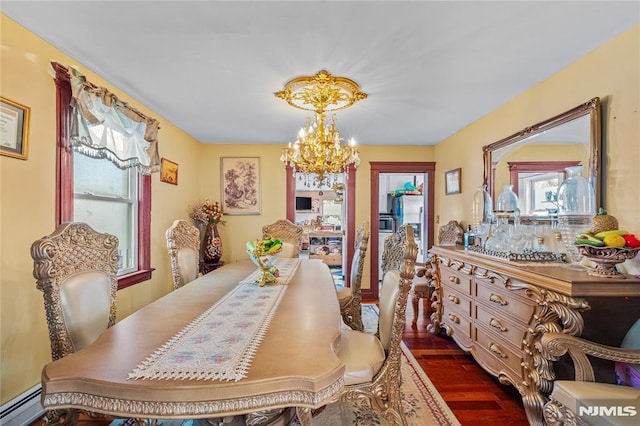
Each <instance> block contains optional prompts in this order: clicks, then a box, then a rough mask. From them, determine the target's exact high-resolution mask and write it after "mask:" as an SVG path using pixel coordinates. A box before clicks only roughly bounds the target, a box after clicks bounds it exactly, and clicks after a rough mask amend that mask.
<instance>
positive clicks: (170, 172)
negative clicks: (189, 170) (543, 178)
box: [160, 158, 178, 185]
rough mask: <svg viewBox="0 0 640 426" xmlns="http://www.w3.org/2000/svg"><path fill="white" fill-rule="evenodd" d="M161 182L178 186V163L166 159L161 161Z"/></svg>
mask: <svg viewBox="0 0 640 426" xmlns="http://www.w3.org/2000/svg"><path fill="white" fill-rule="evenodd" d="M160 182H166V183H171V184H173V185H177V184H178V163H174V162H173V161H170V160H167V159H166V158H161V159H160Z"/></svg>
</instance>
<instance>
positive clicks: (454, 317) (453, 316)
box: [449, 314, 460, 324]
mask: <svg viewBox="0 0 640 426" xmlns="http://www.w3.org/2000/svg"><path fill="white" fill-rule="evenodd" d="M449 319H450V320H451V321H453V322H455V323H456V324H460V318H458V317H457V316H455V315H453V314H449Z"/></svg>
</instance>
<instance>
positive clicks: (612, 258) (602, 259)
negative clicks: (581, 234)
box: [576, 244, 640, 278]
mask: <svg viewBox="0 0 640 426" xmlns="http://www.w3.org/2000/svg"><path fill="white" fill-rule="evenodd" d="M576 248H577V249H578V251H579V252H580V254H582V255H583V256H584V257H586V258H588V259H589V260H591V261H592V262H593V263H595V264H596V267H595V268H594V269H590V270H589V271H588V274H589V275H593V276H596V277H601V278H626V276H625V275H624V274H621V273H620V272H618V271H617V270H616V265H617V264H618V263H622V262H624V261H625V260H628V259H633V258H634V257H636V255H637V254H638V252H640V247H635V248H634V247H594V246H591V245H588V244H576Z"/></svg>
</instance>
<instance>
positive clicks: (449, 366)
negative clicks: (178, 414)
mask: <svg viewBox="0 0 640 426" xmlns="http://www.w3.org/2000/svg"><path fill="white" fill-rule="evenodd" d="M371 302H372V301H365V303H371ZM421 302H422V304H421V307H420V309H419V311H420V312H419V313H420V315H419V319H418V324H417V326H416V327H412V326H411V319H412V318H413V309H412V307H411V303H409V304H408V306H407V326H406V327H405V330H404V335H403V340H404V342H405V344H406V345H407V347H408V348H409V349H410V350H411V353H412V354H413V356H414V357H415V358H416V359H417V360H418V362H419V363H420V366H421V367H422V369H423V370H424V371H425V372H426V373H427V376H429V378H430V379H431V381H432V382H433V384H434V386H435V387H436V389H437V390H438V392H440V394H441V395H442V397H443V399H444V400H445V402H446V403H447V405H448V406H449V407H450V408H451V410H452V411H453V413H454V414H455V416H456V417H457V418H458V420H459V421H460V423H461V424H462V425H464V426H466V425H492V426H507V425H508V426H520V425H522V426H525V425H528V424H529V422H528V421H527V418H526V415H525V412H524V408H523V407H522V401H521V399H520V394H519V393H518V392H517V391H516V390H515V388H513V387H512V386H505V385H502V384H500V383H499V382H498V380H497V379H496V378H494V377H493V376H491V375H490V374H489V373H487V372H485V371H484V370H483V369H482V367H480V366H479V365H478V363H476V362H475V361H474V359H473V358H472V357H471V355H469V354H467V353H465V352H464V351H462V350H461V349H460V348H459V347H458V346H457V345H456V344H455V342H454V341H453V340H452V339H451V338H449V337H446V336H436V335H433V334H431V333H429V332H428V331H427V330H426V325H427V324H428V322H429V316H428V314H427V312H426V309H425V308H426V306H427V301H426V300H424V299H423V300H422V301H421ZM109 423H110V421H109V420H105V419H91V418H87V417H84V416H82V417H81V419H80V421H79V423H78V424H79V425H80V426H107V425H108V424H109ZM33 425H34V426H41V425H42V421H41V420H39V421H37V422H35V423H34V424H33ZM336 426H340V425H336Z"/></svg>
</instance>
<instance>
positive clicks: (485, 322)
mask: <svg viewBox="0 0 640 426" xmlns="http://www.w3.org/2000/svg"><path fill="white" fill-rule="evenodd" d="M474 310H475V315H474V318H475V320H476V322H477V323H478V324H479V325H482V326H484V328H486V329H487V330H491V331H493V332H494V333H495V334H497V335H499V336H502V337H503V338H504V339H505V340H507V341H508V342H510V343H511V344H512V345H515V346H516V347H518V348H521V347H522V340H523V339H524V334H525V332H526V327H525V326H523V325H516V324H515V323H513V322H511V321H509V320H507V319H505V317H504V316H503V315H500V313H499V311H498V310H495V311H494V310H493V309H490V308H489V307H486V306H484V305H482V304H476V305H475V306H474Z"/></svg>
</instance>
